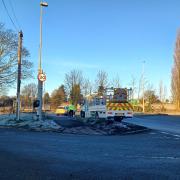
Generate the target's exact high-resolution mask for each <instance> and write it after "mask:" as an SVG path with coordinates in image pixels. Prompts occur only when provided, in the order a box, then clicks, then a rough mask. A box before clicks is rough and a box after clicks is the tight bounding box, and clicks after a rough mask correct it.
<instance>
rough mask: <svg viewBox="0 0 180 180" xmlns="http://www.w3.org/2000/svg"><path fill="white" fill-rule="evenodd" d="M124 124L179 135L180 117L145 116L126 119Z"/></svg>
mask: <svg viewBox="0 0 180 180" xmlns="http://www.w3.org/2000/svg"><path fill="white" fill-rule="evenodd" d="M125 122H130V123H133V124H137V125H141V126H145V127H148V128H150V129H154V130H159V131H162V132H166V133H170V134H175V135H180V116H171V115H152V116H146V115H145V116H137V117H134V118H132V119H126V120H125Z"/></svg>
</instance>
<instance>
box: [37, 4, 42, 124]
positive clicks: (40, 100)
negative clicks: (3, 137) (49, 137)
mask: <svg viewBox="0 0 180 180" xmlns="http://www.w3.org/2000/svg"><path fill="white" fill-rule="evenodd" d="M41 57H42V6H41V5H40V44H39V64H38V74H40V73H42V69H41ZM38 100H39V107H38V110H37V115H38V117H39V120H40V121H41V120H42V82H41V81H40V80H39V79H38Z"/></svg>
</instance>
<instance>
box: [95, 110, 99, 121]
mask: <svg viewBox="0 0 180 180" xmlns="http://www.w3.org/2000/svg"><path fill="white" fill-rule="evenodd" d="M95 119H99V115H98V112H97V111H96V113H95Z"/></svg>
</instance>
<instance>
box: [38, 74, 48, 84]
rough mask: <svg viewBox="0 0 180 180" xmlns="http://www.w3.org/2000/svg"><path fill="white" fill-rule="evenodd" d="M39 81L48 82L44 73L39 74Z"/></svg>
mask: <svg viewBox="0 0 180 180" xmlns="http://www.w3.org/2000/svg"><path fill="white" fill-rule="evenodd" d="M38 79H39V80H40V81H42V82H44V81H46V75H45V74H43V73H40V74H38Z"/></svg>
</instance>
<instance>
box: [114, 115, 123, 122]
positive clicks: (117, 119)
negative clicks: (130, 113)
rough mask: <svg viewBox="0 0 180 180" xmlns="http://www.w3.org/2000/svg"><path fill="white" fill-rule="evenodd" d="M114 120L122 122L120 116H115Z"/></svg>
mask: <svg viewBox="0 0 180 180" xmlns="http://www.w3.org/2000/svg"><path fill="white" fill-rule="evenodd" d="M114 120H115V121H118V122H121V121H122V120H123V117H122V116H115V117H114Z"/></svg>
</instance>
